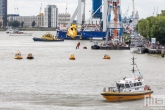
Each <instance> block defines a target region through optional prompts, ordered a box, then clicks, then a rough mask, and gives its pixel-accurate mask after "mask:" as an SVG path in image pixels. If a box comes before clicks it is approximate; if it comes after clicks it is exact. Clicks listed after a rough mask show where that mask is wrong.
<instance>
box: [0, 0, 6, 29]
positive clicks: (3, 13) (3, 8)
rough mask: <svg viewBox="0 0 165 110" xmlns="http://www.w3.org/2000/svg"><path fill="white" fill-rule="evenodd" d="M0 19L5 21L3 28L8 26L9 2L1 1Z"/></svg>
mask: <svg viewBox="0 0 165 110" xmlns="http://www.w3.org/2000/svg"><path fill="white" fill-rule="evenodd" d="M0 19H2V21H3V23H2V24H3V26H4V27H5V26H7V0H0Z"/></svg>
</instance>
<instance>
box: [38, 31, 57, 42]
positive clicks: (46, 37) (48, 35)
mask: <svg viewBox="0 0 165 110" xmlns="http://www.w3.org/2000/svg"><path fill="white" fill-rule="evenodd" d="M41 39H45V40H58V38H56V37H55V36H54V35H53V34H51V33H49V32H47V33H46V34H44V35H43V36H42V37H41Z"/></svg>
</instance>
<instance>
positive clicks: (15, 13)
mask: <svg viewBox="0 0 165 110" xmlns="http://www.w3.org/2000/svg"><path fill="white" fill-rule="evenodd" d="M15 7H16V6H15V4H14V11H15V14H17V12H16V8H15Z"/></svg>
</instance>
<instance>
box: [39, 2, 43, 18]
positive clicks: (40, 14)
mask: <svg viewBox="0 0 165 110" xmlns="http://www.w3.org/2000/svg"><path fill="white" fill-rule="evenodd" d="M41 10H42V3H41V6H40V11H39V16H42V15H43V13H41Z"/></svg>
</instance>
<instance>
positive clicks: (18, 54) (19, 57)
mask: <svg viewBox="0 0 165 110" xmlns="http://www.w3.org/2000/svg"><path fill="white" fill-rule="evenodd" d="M22 58H23V57H22V56H21V52H20V51H18V52H17V53H16V54H15V59H22Z"/></svg>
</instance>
